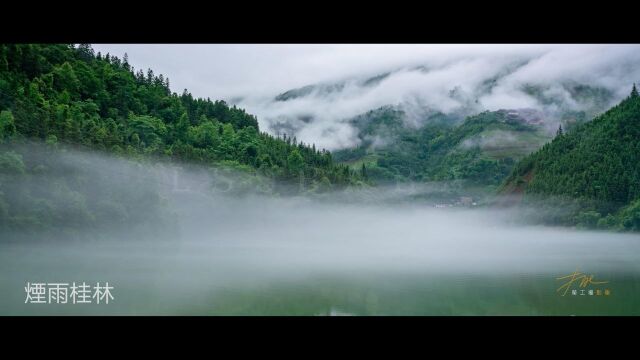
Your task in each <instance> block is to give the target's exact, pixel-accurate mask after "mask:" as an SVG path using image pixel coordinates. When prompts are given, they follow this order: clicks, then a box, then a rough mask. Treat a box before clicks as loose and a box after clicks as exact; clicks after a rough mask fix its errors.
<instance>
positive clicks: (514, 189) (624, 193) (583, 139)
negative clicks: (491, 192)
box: [502, 85, 640, 230]
mask: <svg viewBox="0 0 640 360" xmlns="http://www.w3.org/2000/svg"><path fill="white" fill-rule="evenodd" d="M502 193H503V194H504V195H509V194H510V195H513V196H516V197H518V198H521V199H522V201H523V202H524V203H534V204H542V205H545V206H546V207H547V208H565V209H571V210H572V211H570V212H568V213H567V214H566V215H564V216H562V217H558V216H555V215H553V214H549V212H543V213H546V214H549V216H548V217H547V218H542V219H540V220H541V221H543V222H547V223H556V224H562V225H575V224H578V225H580V226H585V227H602V228H611V227H614V228H621V229H635V230H637V229H640V96H639V95H638V92H637V90H636V88H635V85H634V87H633V91H632V93H631V95H630V96H629V97H628V98H626V99H625V100H623V101H622V102H621V103H619V104H618V105H616V106H614V107H612V108H611V109H609V110H608V111H607V112H605V113H604V114H602V115H600V116H598V117H596V118H595V119H593V120H592V121H590V122H586V123H583V124H580V125H577V126H575V128H574V129H571V130H569V131H567V132H563V131H559V132H558V135H557V136H556V137H555V138H554V139H553V141H551V142H550V143H548V144H546V145H544V146H543V147H542V148H541V149H540V150H538V151H536V152H534V153H533V154H531V155H529V156H527V157H525V158H524V159H522V160H521V161H520V162H519V163H518V164H517V165H516V166H515V168H514V170H513V172H512V173H511V174H510V176H509V177H508V179H506V181H505V183H504V185H503V187H502Z"/></svg>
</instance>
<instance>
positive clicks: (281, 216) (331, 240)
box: [0, 151, 640, 315]
mask: <svg viewBox="0 0 640 360" xmlns="http://www.w3.org/2000/svg"><path fill="white" fill-rule="evenodd" d="M57 158H58V159H59V162H60V163H64V164H65V166H66V167H65V169H66V170H65V171H66V173H70V174H73V173H75V172H76V171H80V170H81V169H80V168H82V169H84V171H87V172H89V173H94V174H100V178H101V179H102V182H101V183H100V184H99V185H100V187H102V188H103V189H102V191H103V193H104V194H109V196H110V197H113V198H114V199H119V200H118V202H121V203H122V202H126V197H123V196H121V197H119V196H117V195H118V194H120V195H122V194H126V193H127V192H129V191H131V189H130V188H128V186H131V187H134V186H136V187H138V186H142V187H140V188H137V189H142V188H145V189H153V191H154V192H155V193H157V195H158V196H159V198H160V199H161V201H158V202H157V204H156V206H158V207H159V208H160V209H142V208H134V207H132V204H121V205H122V206H123V207H124V208H125V209H136V211H149V212H150V213H154V214H169V215H167V216H169V217H170V218H171V219H172V220H171V222H167V220H166V219H167V217H164V216H165V215H162V216H159V217H146V218H141V219H144V220H140V221H147V222H148V223H147V224H145V225H147V228H156V229H170V230H167V231H164V230H163V231H156V232H145V231H128V228H129V225H118V223H116V222H114V223H112V224H111V225H110V227H111V229H110V231H105V232H103V234H108V235H107V236H99V237H96V236H95V235H96V232H97V231H98V230H96V229H100V227H99V226H98V227H96V226H89V227H87V228H86V230H80V231H76V232H74V233H73V236H69V237H66V236H65V235H63V234H60V233H56V232H51V231H43V232H40V233H37V232H36V233H31V234H29V235H28V236H24V234H23V236H20V237H18V236H14V235H16V234H15V233H14V234H13V235H12V233H11V232H3V234H4V235H3V237H4V238H3V239H2V241H0V273H1V274H2V276H1V277H0V293H2V294H3V295H2V296H1V297H0V314H2V315H9V314H24V315H32V314H221V315H224V314H264V315H271V314H307V315H327V314H328V315H340V314H356V315H360V314H369V315H372V314H382V315H384V314H403V315H410V314H432V315H440V314H447V315H463V314H479V315H482V314H574V313H577V314H595V315H597V314H616V313H625V314H638V313H640V305H639V304H638V299H640V297H639V295H640V287H639V286H638V285H637V284H639V283H638V280H639V274H640V261H638V260H640V236H638V235H632V234H615V233H607V232H586V231H577V230H572V229H558V228H548V227H539V226H525V225H521V224H520V223H518V222H516V221H515V220H514V213H513V211H512V210H510V209H501V210H500V209H488V208H481V209H466V208H464V209H463V208H452V209H436V208H433V207H432V206H429V205H427V204H424V203H413V204H409V203H405V202H398V201H392V200H393V199H395V198H397V196H398V195H399V194H406V191H402V189H400V190H398V189H395V190H392V189H375V190H373V191H372V190H368V191H369V193H368V194H362V193H357V192H355V193H338V194H327V195H324V196H318V197H282V196H281V197H278V196H272V195H265V194H262V193H261V191H254V192H250V191H242V189H244V188H243V187H239V185H238V183H242V182H245V183H246V182H247V181H248V180H246V176H245V175H233V174H229V173H225V172H223V171H222V170H217V171H214V170H211V169H203V168H197V167H188V166H185V165H180V166H177V165H175V164H162V165H152V164H141V163H135V162H133V163H132V162H131V161H129V160H124V159H117V158H113V157H106V156H103V155H98V154H95V153H84V152H75V151H68V152H67V153H66V154H65V155H64V156H59V157H57ZM54 165H55V164H54ZM58 165H60V164H58ZM106 174H109V176H105V175H106ZM43 176H44V175H43ZM131 179H137V180H136V181H132V180H131ZM32 181H34V179H32ZM222 181H224V182H227V183H228V184H227V185H225V186H221V185H220V183H221V182H222ZM234 186H235V188H234ZM264 186H265V187H267V188H268V186H269V184H268V183H266V185H264ZM425 186H427V185H425ZM104 187H107V188H109V189H107V190H108V191H106V190H105V189H104ZM427 187H428V186H427ZM233 189H235V191H234V190H233ZM419 190H422V191H424V190H425V188H424V186H423V188H420V187H419ZM371 192H373V194H371ZM114 194H115V195H114ZM114 196H115V197H114ZM131 201H133V202H135V201H138V200H136V199H135V198H134V197H132V198H131ZM118 226H120V227H121V228H116V227H118ZM142 229H146V228H145V227H142ZM17 239H19V241H18V240H17ZM575 270H579V271H581V272H585V273H588V274H594V275H595V278H597V279H602V280H607V281H609V284H608V285H607V286H608V287H609V288H610V289H611V291H612V295H611V296H610V297H607V298H605V297H599V298H595V297H586V298H585V297H576V296H573V297H572V296H565V297H561V296H560V295H559V294H558V292H557V291H556V290H557V288H558V287H559V285H561V283H559V282H558V281H557V280H556V277H560V276H564V275H567V274H570V273H572V272H573V271H575ZM74 281H75V282H83V281H86V282H87V283H89V282H91V283H95V282H96V281H100V282H106V281H108V282H109V283H110V285H112V286H114V288H115V289H114V290H113V295H114V301H113V302H112V303H110V304H108V305H96V304H91V305H80V304H76V305H73V304H52V305H48V304H25V303H24V300H25V291H24V287H25V286H26V283H27V282H32V283H33V282H69V283H70V282H74Z"/></svg>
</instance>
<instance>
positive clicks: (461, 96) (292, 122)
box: [239, 58, 622, 150]
mask: <svg viewBox="0 0 640 360" xmlns="http://www.w3.org/2000/svg"><path fill="white" fill-rule="evenodd" d="M476 62H477V63H475V62H473V61H471V60H460V61H453V62H449V63H444V64H440V65H438V66H435V65H431V66H426V65H423V66H410V67H398V68H395V69H391V70H389V71H384V72H379V73H374V74H370V75H357V76H356V75H354V76H352V77H346V78H343V79H340V80H336V81H333V82H322V83H316V84H309V85H306V86H303V87H300V88H294V89H290V90H287V91H284V92H281V93H279V94H277V95H275V96H273V97H271V98H268V99H263V100H261V101H258V102H252V101H251V99H250V97H247V98H244V97H243V98H242V99H239V104H240V105H242V106H245V107H246V108H248V109H251V111H254V112H255V113H257V114H258V115H259V117H260V121H261V124H263V128H265V129H266V130H267V131H269V132H270V133H273V134H287V135H289V136H296V137H297V138H299V139H302V140H303V141H307V140H308V139H313V140H314V142H316V143H317V144H318V145H319V146H321V147H324V148H327V149H330V150H339V149H346V148H354V147H357V146H360V145H361V144H360V141H361V140H362V134H361V133H360V131H361V127H357V126H355V127H354V119H356V118H357V119H358V120H357V121H361V119H362V117H363V116H366V114H367V113H369V112H371V111H376V110H377V109H381V108H385V107H393V108H396V109H398V110H399V111H402V112H403V113H404V117H405V123H406V124H407V125H408V126H412V127H414V128H415V127H420V126H422V125H424V124H425V123H426V122H428V121H429V119H430V118H431V117H432V116H440V115H437V114H441V115H444V116H447V117H449V118H451V120H453V121H454V122H461V121H462V120H464V118H466V117H467V116H472V115H476V114H479V113H481V112H483V111H498V110H501V109H507V110H516V111H519V110H522V109H531V110H535V111H537V112H539V113H541V114H542V115H541V116H540V119H541V120H542V122H544V126H546V127H547V128H549V129H556V128H557V127H558V125H559V124H560V123H562V124H564V125H565V126H566V127H570V126H572V124H573V123H579V122H583V121H587V120H589V119H591V118H593V117H594V116H595V115H597V114H599V113H601V112H603V111H605V110H606V109H607V108H609V107H610V106H612V105H613V104H614V103H615V102H616V101H619V100H620V99H621V98H622V97H621V96H620V94H619V92H618V88H616V87H614V86H611V84H604V83H602V82H601V81H589V80H588V79H586V78H585V76H582V75H580V76H577V75H576V76H575V77H571V76H557V78H551V79H544V80H541V79H540V78H539V77H536V76H533V74H529V73H530V72H531V67H535V62H536V59H535V58H525V59H522V58H515V59H510V60H504V59H498V60H496V61H493V62H490V61H489V60H486V59H483V60H482V61H480V60H477V61H476ZM467 71H469V72H471V71H473V72H472V73H470V74H469V76H467V77H463V76H461V73H464V72H467ZM523 74H527V75H526V76H524V75H523Z"/></svg>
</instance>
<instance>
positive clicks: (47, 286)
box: [24, 281, 113, 304]
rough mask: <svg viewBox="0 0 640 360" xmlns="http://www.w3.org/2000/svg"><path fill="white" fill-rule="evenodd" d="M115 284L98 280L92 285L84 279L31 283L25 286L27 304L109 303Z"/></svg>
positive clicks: (25, 301)
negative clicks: (78, 280) (110, 284)
mask: <svg viewBox="0 0 640 360" xmlns="http://www.w3.org/2000/svg"><path fill="white" fill-rule="evenodd" d="M112 290H113V286H109V282H105V283H104V285H101V284H100V282H97V283H96V284H95V286H93V287H92V286H91V285H89V284H87V283H85V282H84V281H83V282H82V284H80V283H78V284H76V283H75V282H73V283H71V284H69V283H31V282H28V283H27V286H25V287H24V291H25V293H26V298H25V300H24V303H25V304H27V303H29V304H68V303H71V304H101V303H104V304H109V301H111V300H113V294H112V293H111V291H112Z"/></svg>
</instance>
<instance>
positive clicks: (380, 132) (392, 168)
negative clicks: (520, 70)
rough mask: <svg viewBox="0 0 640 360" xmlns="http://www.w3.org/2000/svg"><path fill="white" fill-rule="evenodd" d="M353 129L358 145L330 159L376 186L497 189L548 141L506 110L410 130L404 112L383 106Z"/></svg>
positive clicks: (437, 119)
mask: <svg viewBox="0 0 640 360" xmlns="http://www.w3.org/2000/svg"><path fill="white" fill-rule="evenodd" d="M352 124H353V125H354V126H355V127H356V128H357V129H358V131H359V134H360V135H359V136H360V140H361V145H360V146H359V147H357V148H355V149H347V150H340V151H336V152H335V154H334V156H335V158H336V160H338V161H344V162H346V163H349V164H351V165H352V166H353V167H354V168H355V169H360V170H361V172H363V173H365V175H366V176H368V177H369V178H370V179H371V180H372V181H374V182H376V183H380V184H383V183H389V182H407V181H419V182H425V181H451V180H456V181H463V182H465V183H466V185H467V186H476V187H489V188H491V187H495V186H497V185H499V184H500V183H501V181H502V180H503V179H504V178H505V177H506V176H507V175H508V174H509V172H510V171H511V168H512V166H513V165H514V164H515V161H516V160H517V159H519V158H521V157H523V156H524V155H526V154H528V153H530V152H532V151H534V150H536V149H537V148H538V147H539V146H541V145H542V144H543V143H544V142H545V141H546V140H547V139H548V136H547V135H546V134H545V133H544V131H543V130H542V129H541V128H540V127H537V126H535V125H532V124H528V123H527V122H526V121H524V120H523V119H521V118H519V117H517V116H510V115H509V112H507V111H494V112H488V111H487V112H483V113H480V114H478V115H475V116H469V117H467V118H465V119H463V120H457V119H455V118H451V117H450V116H447V115H445V114H442V113H434V114H432V115H431V116H430V117H428V118H426V119H422V124H421V125H419V126H414V125H410V124H407V123H406V122H405V114H404V112H403V111H401V110H398V109H394V108H392V107H385V108H381V109H378V110H376V111H371V112H368V113H366V114H363V115H361V116H358V117H356V118H355V119H353V120H352Z"/></svg>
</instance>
